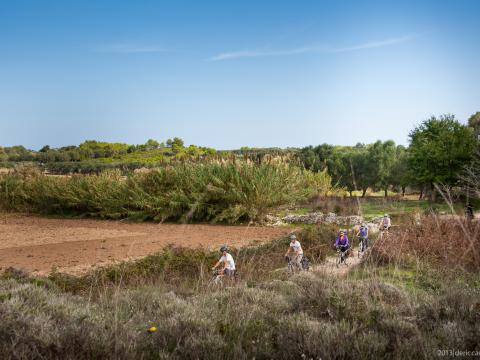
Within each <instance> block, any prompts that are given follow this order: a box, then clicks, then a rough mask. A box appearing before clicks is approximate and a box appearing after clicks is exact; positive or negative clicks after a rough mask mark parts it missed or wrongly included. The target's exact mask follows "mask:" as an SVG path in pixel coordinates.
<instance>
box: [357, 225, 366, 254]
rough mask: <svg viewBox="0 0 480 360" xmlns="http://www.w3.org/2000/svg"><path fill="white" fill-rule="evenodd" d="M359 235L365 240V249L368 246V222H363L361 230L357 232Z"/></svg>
mask: <svg viewBox="0 0 480 360" xmlns="http://www.w3.org/2000/svg"><path fill="white" fill-rule="evenodd" d="M357 237H359V238H360V241H363V247H364V249H366V248H368V226H367V224H362V225H361V226H360V230H359V231H358V232H357Z"/></svg>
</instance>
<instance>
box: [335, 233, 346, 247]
mask: <svg viewBox="0 0 480 360" xmlns="http://www.w3.org/2000/svg"><path fill="white" fill-rule="evenodd" d="M349 245H350V243H349V242H348V236H347V235H343V240H342V239H340V235H338V236H337V240H335V246H349Z"/></svg>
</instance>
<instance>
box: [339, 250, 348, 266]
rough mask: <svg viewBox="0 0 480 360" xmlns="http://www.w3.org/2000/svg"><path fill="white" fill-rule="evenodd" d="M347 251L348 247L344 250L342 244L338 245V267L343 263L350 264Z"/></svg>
mask: <svg viewBox="0 0 480 360" xmlns="http://www.w3.org/2000/svg"><path fill="white" fill-rule="evenodd" d="M347 252H348V248H347V249H345V250H344V251H342V250H341V247H340V246H338V247H337V261H336V266H337V267H339V266H340V265H341V264H342V263H343V264H345V265H346V266H348V264H347Z"/></svg>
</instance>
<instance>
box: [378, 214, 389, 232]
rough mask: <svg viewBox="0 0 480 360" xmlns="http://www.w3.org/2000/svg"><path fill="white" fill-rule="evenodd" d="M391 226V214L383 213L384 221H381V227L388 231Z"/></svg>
mask: <svg viewBox="0 0 480 360" xmlns="http://www.w3.org/2000/svg"><path fill="white" fill-rule="evenodd" d="M391 226H392V220H390V216H388V214H385V215H383V219H382V222H381V223H380V229H381V230H387V231H388V229H390V227H391Z"/></svg>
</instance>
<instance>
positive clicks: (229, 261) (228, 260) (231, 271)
mask: <svg viewBox="0 0 480 360" xmlns="http://www.w3.org/2000/svg"><path fill="white" fill-rule="evenodd" d="M220 253H221V254H222V257H221V258H220V260H218V261H217V263H216V264H215V265H214V266H213V268H212V270H215V269H216V268H217V267H218V266H220V265H221V264H223V268H222V269H221V270H220V274H219V275H220V276H223V275H227V276H234V275H235V261H234V260H233V256H232V255H231V254H229V253H228V248H227V247H226V246H222V247H221V248H220Z"/></svg>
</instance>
